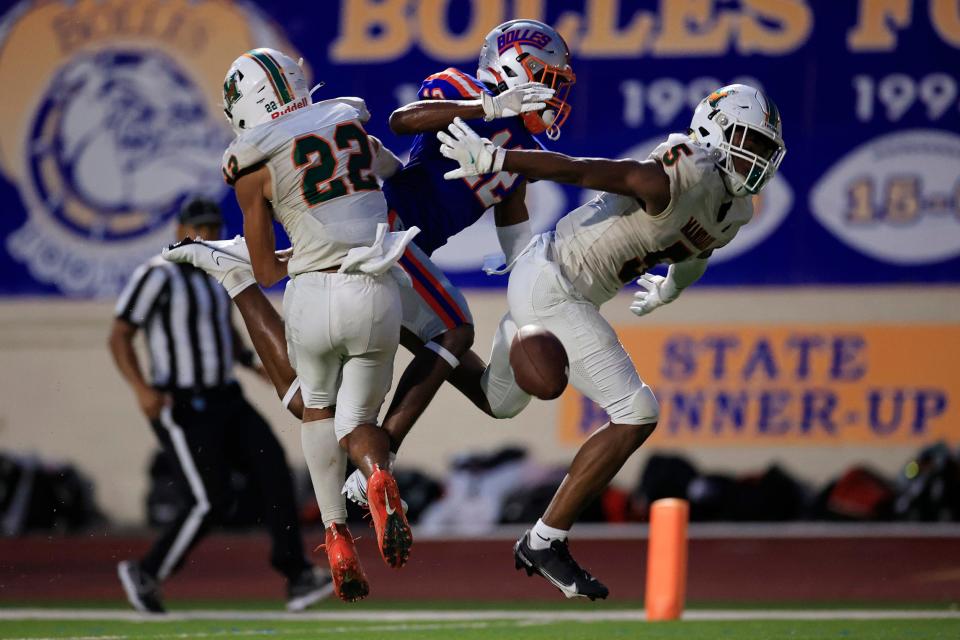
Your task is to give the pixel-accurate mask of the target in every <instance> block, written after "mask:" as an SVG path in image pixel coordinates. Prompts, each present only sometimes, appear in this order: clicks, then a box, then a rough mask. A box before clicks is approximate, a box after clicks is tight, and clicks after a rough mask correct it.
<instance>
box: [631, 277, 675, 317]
mask: <svg viewBox="0 0 960 640" xmlns="http://www.w3.org/2000/svg"><path fill="white" fill-rule="evenodd" d="M637 284H638V285H640V286H641V287H643V289H644V290H643V291H637V292H636V293H635V294H633V302H631V303H630V311H632V312H633V313H634V315H637V316H645V315H647V314H648V313H650V312H651V311H653V310H654V309H656V308H657V307H662V306H663V305H665V304H667V303H670V302H673V301H674V300H676V299H677V297H678V296H679V295H680V289H678V288H677V287H676V285H674V283H673V280H672V279H670V278H665V277H663V276H656V275H653V274H651V273H645V274H643V275H642V276H640V277H639V278H637Z"/></svg>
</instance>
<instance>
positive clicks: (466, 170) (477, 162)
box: [437, 118, 506, 180]
mask: <svg viewBox="0 0 960 640" xmlns="http://www.w3.org/2000/svg"><path fill="white" fill-rule="evenodd" d="M448 132H449V133H448ZM437 140H439V141H440V153H442V154H443V155H444V156H446V157H447V158H450V159H451V160H455V161H456V162H458V163H459V164H460V168H459V169H454V170H452V171H447V172H446V173H445V174H443V177H444V179H445V180H456V179H457V178H466V177H467V176H479V175H483V174H484V173H497V172H499V171H500V170H501V169H502V168H503V159H504V156H505V155H506V153H505V152H504V150H503V149H501V148H499V147H497V146H496V145H494V144H493V143H492V142H490V141H489V140H487V139H486V138H481V137H480V136H478V135H477V134H476V132H475V131H474V130H473V129H471V128H470V127H469V126H467V123H466V122H464V121H463V120H461V119H460V118H454V119H453V122H451V123H450V126H449V127H447V131H442V130H441V131H437Z"/></svg>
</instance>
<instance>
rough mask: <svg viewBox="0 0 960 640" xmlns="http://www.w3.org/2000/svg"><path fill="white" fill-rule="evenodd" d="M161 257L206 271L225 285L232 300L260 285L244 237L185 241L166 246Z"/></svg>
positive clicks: (188, 239) (187, 239)
mask: <svg viewBox="0 0 960 640" xmlns="http://www.w3.org/2000/svg"><path fill="white" fill-rule="evenodd" d="M161 255H163V257H164V259H165V260H168V261H170V262H179V263H182V264H191V265H193V266H195V267H197V268H198V269H202V270H203V271H205V272H207V273H208V274H209V275H211V276H213V277H214V278H216V279H217V281H218V282H219V283H220V284H222V285H223V287H224V288H225V289H226V290H227V293H229V294H230V297H231V298H232V297H234V296H236V295H237V294H238V293H240V292H241V291H243V290H244V289H246V288H247V287H249V286H251V285H254V284H256V282H257V280H256V278H255V277H254V276H253V266H252V265H251V264H250V252H249V250H247V241H246V240H245V239H244V238H243V236H237V237H235V238H234V239H233V240H192V239H190V238H185V239H183V240H181V241H180V242H177V243H176V244H172V245H170V246H169V247H166V248H165V249H164V250H163V251H162V252H161Z"/></svg>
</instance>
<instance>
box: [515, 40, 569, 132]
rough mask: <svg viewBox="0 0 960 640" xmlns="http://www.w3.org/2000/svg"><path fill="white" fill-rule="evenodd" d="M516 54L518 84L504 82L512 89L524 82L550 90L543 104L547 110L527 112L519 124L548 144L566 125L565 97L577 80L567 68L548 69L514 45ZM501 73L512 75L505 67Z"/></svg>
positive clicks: (552, 67)
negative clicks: (540, 135)
mask: <svg viewBox="0 0 960 640" xmlns="http://www.w3.org/2000/svg"><path fill="white" fill-rule="evenodd" d="M514 47H515V48H516V50H517V62H518V63H519V64H520V67H521V69H522V70H523V71H524V73H525V76H526V77H525V78H523V76H518V77H520V78H523V79H522V80H520V81H519V82H518V81H517V80H514V81H513V82H509V81H508V82H507V84H508V85H512V86H516V85H518V84H523V83H524V82H539V83H541V84H543V85H546V86H547V87H549V88H550V89H553V90H554V91H555V93H554V94H553V97H551V98H550V99H549V100H547V106H546V107H545V108H544V109H543V110H541V111H529V112H527V113H524V114H523V115H522V118H523V123H524V125H525V126H526V127H527V130H528V131H529V132H530V133H533V134H538V133H546V134H547V137H548V138H550V139H551V140H556V139H557V138H559V137H560V127H562V126H563V123H564V122H566V120H567V117H568V116H569V115H570V105H569V104H567V97H568V96H569V95H570V89H571V88H572V87H573V85H574V83H575V82H576V81H577V76H576V75H575V74H574V73H573V70H572V69H570V68H569V67H568V68H566V69H562V68H560V67H557V66H553V65H549V64H547V63H546V62H544V61H543V60H541V59H540V58H538V57H536V56H534V55H533V54H531V53H529V52H527V51H523V50H522V49H521V48H520V45H514ZM503 69H504V72H505V73H507V74H509V73H510V72H512V71H513V69H511V68H510V67H508V66H504V68H503Z"/></svg>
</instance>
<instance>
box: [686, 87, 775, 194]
mask: <svg viewBox="0 0 960 640" xmlns="http://www.w3.org/2000/svg"><path fill="white" fill-rule="evenodd" d="M690 131H691V135H693V136H694V138H695V139H696V140H698V141H699V142H700V143H701V144H702V145H703V146H704V147H706V148H707V149H708V150H710V151H718V152H719V153H717V158H718V160H717V166H718V167H719V168H720V171H721V173H722V175H723V181H724V184H726V186H727V190H728V191H729V192H730V193H731V194H732V195H735V196H745V195H751V194H756V193H759V192H760V190H761V189H762V188H763V186H764V185H765V184H767V182H768V181H769V180H770V178H772V177H773V174H774V173H776V172H777V168H778V167H779V166H780V163H781V162H782V161H783V156H784V154H786V152H787V148H786V147H785V146H784V144H783V126H782V123H781V121H780V110H779V109H777V105H776V104H774V102H773V100H771V99H770V98H768V97H767V96H766V94H764V93H763V92H762V91H760V90H759V89H755V88H753V87H751V86H748V85H745V84H731V85H727V86H726V87H723V88H720V89H717V90H716V91H714V92H713V93H711V94H710V95H709V96H707V97H706V98H704V99H703V100H701V101H700V104H698V105H697V109H696V111H694V112H693V120H692V121H691V122H690Z"/></svg>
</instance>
